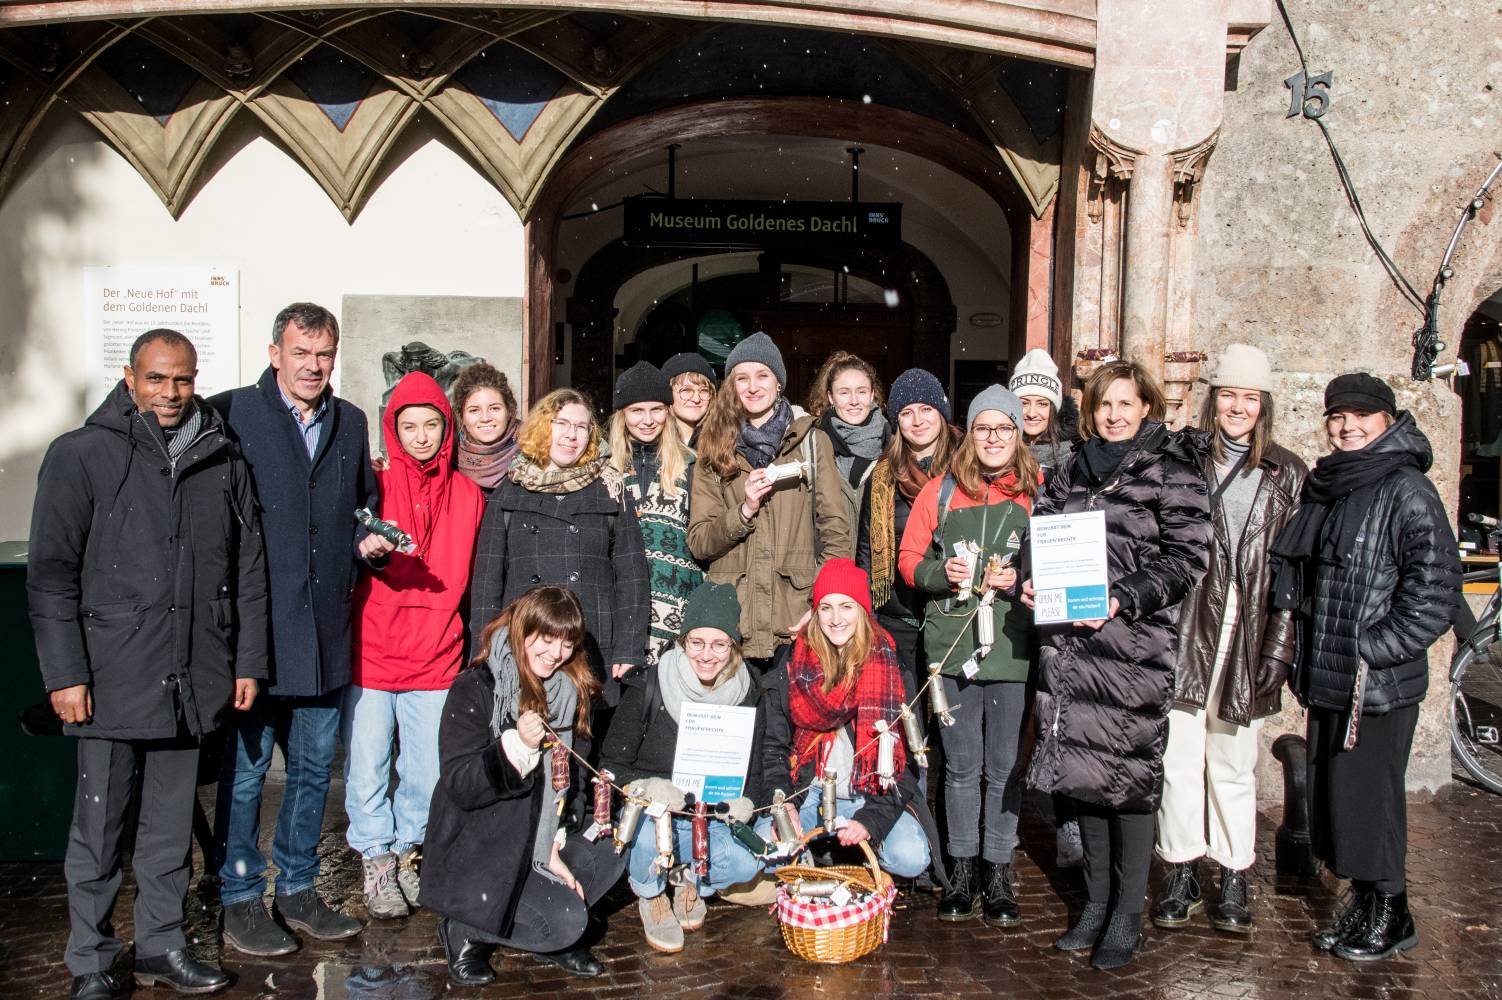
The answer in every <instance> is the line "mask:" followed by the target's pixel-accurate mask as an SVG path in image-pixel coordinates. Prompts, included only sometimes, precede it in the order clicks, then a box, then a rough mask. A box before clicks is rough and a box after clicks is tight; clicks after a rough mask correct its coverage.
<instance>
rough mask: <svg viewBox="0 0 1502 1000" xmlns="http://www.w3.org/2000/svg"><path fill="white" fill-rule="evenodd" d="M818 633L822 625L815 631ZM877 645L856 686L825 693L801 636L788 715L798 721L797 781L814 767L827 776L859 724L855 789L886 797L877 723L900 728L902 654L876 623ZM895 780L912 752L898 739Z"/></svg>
mask: <svg viewBox="0 0 1502 1000" xmlns="http://www.w3.org/2000/svg"><path fill="white" fill-rule="evenodd" d="M809 627H811V628H818V626H817V625H810V626H809ZM871 627H872V629H874V630H875V632H876V636H875V641H874V642H873V643H872V644H871V653H870V655H869V656H867V657H866V662H865V663H863V664H861V668H860V671H859V672H858V673H857V674H856V675H855V680H854V681H852V682H847V683H845V684H842V685H839V686H838V687H835V688H833V689H831V690H830V691H829V693H828V694H825V693H824V668H823V667H821V666H820V665H819V661H818V660H817V659H816V658H815V657H814V654H813V651H812V650H810V649H809V648H808V644H807V643H805V642H804V641H803V636H802V635H799V636H798V638H797V640H796V641H795V642H794V644H793V653H792V656H791V657H790V658H789V660H788V709H789V712H790V714H791V715H792V717H793V756H792V761H791V765H792V776H793V780H794V781H797V780H798V772H799V771H800V770H802V769H803V767H804V765H806V764H808V763H810V762H812V763H813V764H814V765H815V769H816V770H822V769H823V767H824V762H825V760H827V759H828V757H829V751H830V748H831V747H833V746H834V742H835V739H836V734H837V733H838V732H839V730H840V729H841V727H843V726H844V725H845V724H846V723H848V722H850V721H851V720H852V719H854V720H855V741H854V742H855V747H854V749H855V766H854V767H853V768H852V773H851V775H850V788H851V789H852V790H853V791H857V792H860V793H862V794H865V795H881V794H884V789H883V788H882V787H881V778H880V775H878V774H877V772H876V763H877V746H876V735H877V734H876V723H877V722H878V721H881V722H886V723H888V724H889V725H892V726H896V725H897V719H898V716H899V715H900V714H901V712H902V705H903V687H902V675H901V674H900V673H898V670H897V652H896V649H895V647H894V646H893V644H892V637H891V636H890V635H888V634H887V632H886V629H884V628H882V627H881V626H879V625H877V624H876V623H875V622H872V623H871ZM893 760H894V764H895V767H894V771H893V773H894V774H898V775H900V774H901V773H902V771H903V769H904V768H905V767H907V749H906V748H905V747H904V746H903V744H902V739H901V734H900V733H899V734H898V740H897V746H896V748H895V756H894V758H893Z"/></svg>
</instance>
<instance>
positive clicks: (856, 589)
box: [814, 559, 871, 615]
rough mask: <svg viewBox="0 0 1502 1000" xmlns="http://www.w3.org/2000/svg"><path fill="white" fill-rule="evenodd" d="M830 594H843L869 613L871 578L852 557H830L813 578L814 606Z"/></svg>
mask: <svg viewBox="0 0 1502 1000" xmlns="http://www.w3.org/2000/svg"><path fill="white" fill-rule="evenodd" d="M830 594H844V595H845V596H846V597H849V598H851V599H852V600H854V601H855V603H857V604H859V605H860V606H861V607H863V608H865V609H866V614H868V615H869V614H871V578H870V577H869V576H867V575H866V571H865V570H863V569H861V568H860V567H859V566H857V565H856V564H855V560H854V559H831V560H829V561H828V562H826V563H825V564H824V565H823V566H821V567H820V568H819V575H818V576H817V577H815V578H814V607H815V608H817V607H818V606H819V602H820V601H822V600H824V598H826V597H828V596H829V595H830Z"/></svg>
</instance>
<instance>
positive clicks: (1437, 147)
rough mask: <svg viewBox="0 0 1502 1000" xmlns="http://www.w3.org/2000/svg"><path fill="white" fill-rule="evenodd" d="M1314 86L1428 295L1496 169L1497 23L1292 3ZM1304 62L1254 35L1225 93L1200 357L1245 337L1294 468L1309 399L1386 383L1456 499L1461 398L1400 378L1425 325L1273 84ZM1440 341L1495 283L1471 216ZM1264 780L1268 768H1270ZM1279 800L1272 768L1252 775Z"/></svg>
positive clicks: (1436, 761)
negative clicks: (1338, 387)
mask: <svg viewBox="0 0 1502 1000" xmlns="http://www.w3.org/2000/svg"><path fill="white" fill-rule="evenodd" d="M1289 13H1290V15H1291V16H1292V18H1293V21H1294V26H1295V29H1296V30H1297V31H1298V32H1299V35H1300V38H1301V40H1302V42H1303V45H1304V51H1305V54H1306V56H1307V57H1308V62H1309V70H1310V73H1311V74H1319V73H1323V72H1326V71H1333V72H1334V88H1333V92H1334V100H1333V103H1332V106H1331V107H1330V109H1329V110H1328V112H1327V113H1326V115H1325V118H1324V121H1325V123H1326V125H1327V126H1328V127H1329V129H1330V131H1331V133H1332V134H1333V135H1334V137H1335V140H1336V143H1337V145H1338V147H1339V149H1340V151H1341V153H1342V155H1343V156H1344V158H1345V161H1346V164H1347V166H1348V168H1349V170H1350V172H1351V175H1352V176H1353V178H1354V180H1355V183H1356V187H1357V191H1358V192H1359V194H1360V196H1361V200H1362V202H1363V204H1364V205H1365V207H1366V210H1367V214H1368V217H1369V219H1370V221H1371V224H1372V227H1373V229H1374V230H1375V231H1376V233H1377V235H1378V237H1379V239H1380V240H1381V241H1382V243H1383V245H1384V246H1386V247H1387V248H1388V249H1389V250H1390V251H1391V252H1392V254H1393V256H1394V257H1395V258H1396V260H1397V262H1398V264H1399V266H1400V267H1401V268H1402V269H1403V271H1404V272H1405V273H1406V274H1407V275H1408V277H1409V279H1410V280H1411V281H1412V282H1413V283H1414V285H1416V286H1417V287H1418V288H1419V291H1420V293H1421V294H1427V292H1428V289H1429V285H1430V284H1431V282H1432V281H1433V277H1434V273H1435V271H1436V269H1437V268H1438V266H1439V261H1440V259H1441V257H1442V255H1443V253H1444V248H1445V245H1446V243H1447V242H1448V241H1449V238H1450V234H1451V232H1452V230H1453V229H1454V226H1455V222H1456V220H1457V218H1458V209H1459V207H1460V206H1461V205H1462V204H1464V203H1465V202H1466V201H1467V200H1468V199H1469V197H1470V195H1471V193H1472V192H1473V191H1474V190H1475V188H1476V186H1477V185H1479V184H1480V182H1481V181H1482V180H1483V179H1484V178H1485V175H1486V174H1487V172H1488V171H1489V170H1490V169H1491V167H1492V165H1493V164H1494V163H1495V162H1496V152H1495V151H1497V150H1499V149H1502V142H1499V134H1498V133H1499V124H1502V122H1499V115H1498V106H1497V95H1496V93H1495V88H1496V87H1497V86H1498V85H1502V18H1499V17H1498V16H1497V8H1496V5H1495V4H1494V3H1481V2H1457V3H1449V4H1427V5H1424V6H1422V7H1417V8H1416V7H1414V6H1413V5H1410V4H1407V3H1397V2H1377V3H1370V4H1352V3H1335V2H1308V0H1298V2H1290V3H1289ZM1298 70H1299V62H1298V56H1297V54H1296V52H1295V51H1294V48H1293V45H1292V44H1291V42H1290V41H1289V38H1288V35H1287V33H1286V31H1285V30H1284V29H1283V26H1282V24H1281V23H1280V22H1278V21H1276V20H1275V21H1274V23H1273V24H1272V25H1271V26H1270V27H1268V28H1267V29H1266V30H1265V31H1263V32H1262V33H1261V34H1260V35H1259V36H1258V37H1257V38H1255V39H1254V40H1253V41H1252V43H1251V45H1250V46H1248V48H1247V49H1246V50H1245V52H1244V53H1243V54H1242V56H1241V59H1240V65H1239V68H1238V72H1237V73H1236V79H1235V88H1234V90H1233V91H1228V92H1227V94H1226V95H1225V96H1226V101H1225V121H1224V125H1223V127H1222V130H1221V139H1220V142H1219V145H1218V147H1217V149H1216V150H1215V153H1214V156H1213V157H1212V159H1211V161H1210V165H1209V170H1208V174H1207V176H1206V179H1205V183H1204V187H1203V190H1202V193H1201V196H1200V197H1201V202H1200V209H1199V210H1200V217H1199V224H1200V246H1199V248H1198V255H1197V271H1198V275H1197V279H1196V287H1195V328H1196V330H1197V340H1198V344H1197V345H1196V346H1197V347H1199V348H1200V349H1203V350H1206V351H1208V352H1210V353H1211V354H1213V353H1214V352H1215V351H1216V349H1217V348H1218V347H1220V346H1222V345H1224V344H1226V343H1230V342H1234V341H1244V342H1248V343H1254V344H1258V345H1260V346H1261V347H1263V348H1264V349H1265V350H1266V351H1267V352H1268V354H1269V355H1271V357H1272V358H1273V364H1274V366H1275V367H1276V368H1277V369H1278V370H1279V371H1280V372H1281V373H1282V379H1283V386H1284V391H1283V392H1281V393H1280V394H1279V400H1278V401H1279V413H1278V419H1279V425H1278V426H1279V437H1280V439H1281V440H1283V441H1284V442H1285V443H1286V444H1288V445H1289V446H1290V447H1293V448H1295V450H1297V451H1299V452H1300V453H1301V454H1302V455H1303V456H1304V457H1305V458H1306V459H1309V460H1313V459H1314V458H1315V457H1317V456H1318V455H1319V454H1321V453H1323V452H1324V451H1325V450H1327V446H1326V444H1325V442H1324V441H1323V440H1322V435H1321V434H1320V427H1319V418H1320V413H1321V396H1320V392H1321V388H1322V386H1323V385H1324V383H1325V382H1326V381H1327V380H1328V379H1329V378H1330V377H1331V376H1333V375H1335V374H1339V373H1341V372H1345V371H1353V370H1358V369H1359V370H1366V371H1371V372H1373V373H1374V374H1377V375H1380V376H1382V377H1384V378H1392V377H1394V376H1397V377H1400V378H1404V380H1403V381H1400V382H1395V385H1397V386H1398V389H1399V399H1400V403H1401V405H1404V406H1407V407H1409V408H1410V409H1412V410H1413V411H1414V412H1415V415H1416V416H1417V418H1418V420H1419V424H1420V426H1422V427H1423V428H1424V430H1425V431H1426V433H1427V434H1428V435H1429V437H1430V440H1431V441H1432V443H1433V445H1434V450H1435V456H1436V460H1435V466H1434V469H1433V471H1432V472H1431V477H1432V478H1433V480H1434V481H1435V484H1436V485H1437V486H1438V487H1439V489H1440V492H1441V494H1442V495H1443V496H1444V497H1445V500H1446V503H1447V504H1450V505H1452V507H1453V504H1454V502H1455V496H1456V489H1457V481H1456V478H1457V470H1458V462H1459V453H1460V406H1459V400H1458V397H1456V396H1455V394H1454V393H1453V392H1452V391H1451V390H1450V388H1449V387H1448V385H1447V384H1446V383H1444V382H1429V383H1416V382H1408V381H1406V378H1405V377H1406V376H1407V374H1408V372H1409V366H1410V359H1411V350H1412V348H1411V336H1412V333H1413V331H1414V330H1415V329H1416V328H1417V327H1418V326H1419V324H1420V321H1421V316H1420V314H1419V312H1418V311H1417V310H1415V309H1414V308H1412V307H1411V306H1409V305H1408V304H1407V302H1406V301H1405V300H1404V299H1402V298H1401V297H1400V296H1399V294H1398V293H1397V292H1396V291H1395V290H1394V289H1393V287H1392V285H1391V283H1390V282H1389V281H1388V278H1387V276H1386V275H1385V273H1384V272H1383V271H1382V269H1381V266H1380V265H1379V263H1378V261H1377V259H1376V258H1375V256H1374V255H1373V253H1372V251H1371V249H1370V248H1369V247H1368V245H1367V243H1366V241H1365V240H1364V239H1363V238H1362V235H1361V232H1360V228H1359V226H1358V223H1357V220H1356V218H1355V216H1354V214H1353V213H1352V211H1351V209H1350V207H1349V206H1348V205H1347V203H1346V198H1345V194H1344V193H1343V191H1342V190H1341V188H1340V185H1339V182H1338V179H1337V177H1336V173H1335V167H1334V165H1333V163H1332V162H1331V159H1330V154H1329V152H1328V150H1327V148H1326V146H1325V143H1324V140H1323V139H1322V137H1321V136H1320V134H1319V130H1318V128H1317V127H1316V125H1315V124H1314V123H1313V122H1311V121H1307V120H1304V119H1302V118H1293V119H1287V118H1285V117H1284V116H1285V115H1286V113H1287V110H1288V106H1289V91H1288V89H1287V88H1286V87H1285V86H1284V84H1283V81H1284V80H1285V79H1286V78H1288V77H1290V76H1292V75H1293V74H1294V73H1296V72H1298ZM1455 272H1456V274H1455V278H1454V280H1453V282H1452V283H1451V285H1450V287H1449V289H1448V290H1447V292H1446V297H1445V307H1444V309H1443V311H1442V315H1441V338H1442V339H1443V340H1444V341H1446V345H1447V351H1446V352H1445V353H1444V354H1442V355H1441V360H1442V361H1443V360H1446V358H1447V357H1453V355H1454V351H1455V348H1456V347H1457V346H1458V344H1459V339H1460V329H1461V327H1462V325H1463V324H1464V322H1465V319H1466V317H1467V316H1468V315H1469V314H1470V312H1471V311H1472V310H1473V309H1474V308H1475V307H1476V305H1477V303H1479V302H1480V300H1482V299H1484V298H1486V297H1487V296H1488V295H1490V294H1491V293H1492V292H1494V291H1496V290H1497V288H1498V287H1499V286H1502V241H1499V240H1498V232H1497V227H1496V226H1495V225H1492V226H1488V225H1485V224H1480V223H1478V224H1475V225H1473V226H1472V227H1471V228H1470V230H1469V231H1468V232H1467V234H1466V237H1465V241H1464V243H1463V244H1462V247H1461V251H1460V253H1459V255H1458V256H1457V258H1456V261H1455ZM1448 657H1449V642H1448V641H1446V642H1442V643H1441V644H1439V645H1438V646H1436V648H1435V650H1434V651H1433V654H1432V669H1431V697H1430V699H1429V701H1428V702H1427V704H1426V706H1425V711H1424V714H1423V717H1422V719H1421V722H1420V729H1419V733H1418V736H1417V738H1416V740H1415V745H1414V755H1413V761H1412V764H1411V766H1410V770H1409V784H1410V787H1414V788H1433V787H1436V786H1438V785H1439V784H1442V783H1443V782H1445V781H1446V780H1448V777H1449V773H1450V764H1449V748H1448V744H1447V742H1446V740H1447V728H1446V726H1447V721H1446V718H1445V714H1444V713H1445V711H1446V709H1447V707H1448V700H1447V698H1446V697H1445V696H1444V692H1445V688H1446V675H1445V672H1444V668H1445V665H1446V663H1447V662H1448ZM1302 725H1303V719H1302V715H1301V713H1300V712H1299V711H1298V708H1297V706H1293V707H1292V708H1290V709H1288V710H1285V712H1284V713H1283V715H1282V716H1280V717H1279V718H1278V719H1275V720H1273V722H1272V724H1270V725H1269V726H1267V727H1266V729H1265V732H1264V739H1265V740H1268V741H1270V740H1271V739H1272V738H1273V737H1274V736H1276V735H1277V734H1278V733H1279V732H1282V731H1284V730H1286V729H1293V730H1295V731H1298V730H1301V729H1302ZM1267 767H1268V768H1270V767H1271V764H1270V762H1269V764H1268V765H1267ZM1262 777H1263V792H1264V794H1277V785H1276V780H1277V779H1276V772H1275V771H1271V770H1266V771H1265V773H1264V774H1263V776H1262Z"/></svg>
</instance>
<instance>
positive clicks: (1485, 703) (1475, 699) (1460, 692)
mask: <svg viewBox="0 0 1502 1000" xmlns="http://www.w3.org/2000/svg"><path fill="white" fill-rule="evenodd" d="M1498 653H1502V647H1499V646H1498V645H1497V644H1493V645H1490V646H1487V647H1486V648H1485V649H1483V650H1482V651H1481V653H1480V655H1477V653H1476V651H1475V649H1474V648H1473V647H1471V646H1470V645H1469V644H1467V645H1465V646H1464V647H1463V648H1462V650H1461V653H1460V656H1459V657H1458V658H1457V659H1456V661H1455V666H1454V668H1453V669H1452V670H1451V678H1452V679H1451V681H1450V745H1451V746H1452V747H1454V749H1455V756H1456V757H1457V758H1459V760H1460V764H1461V766H1462V767H1464V768H1465V769H1466V773H1468V774H1469V775H1470V776H1471V777H1472V778H1475V779H1476V781H1477V782H1478V783H1479V784H1480V785H1481V786H1482V787H1484V788H1486V789H1487V790H1488V791H1491V792H1496V793H1498V794H1502V739H1499V734H1502V664H1499V663H1498V662H1497V660H1496V658H1495V655H1494V654H1498Z"/></svg>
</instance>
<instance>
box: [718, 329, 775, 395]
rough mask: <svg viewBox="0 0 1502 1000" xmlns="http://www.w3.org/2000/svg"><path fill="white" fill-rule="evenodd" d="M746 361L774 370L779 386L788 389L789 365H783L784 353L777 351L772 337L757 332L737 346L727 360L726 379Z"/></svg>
mask: <svg viewBox="0 0 1502 1000" xmlns="http://www.w3.org/2000/svg"><path fill="white" fill-rule="evenodd" d="M744 361H755V362H758V363H759V364H763V365H766V366H767V367H768V368H770V369H772V374H773V375H776V376H777V384H778V385H780V386H782V387H783V388H784V389H786V388H787V384H788V370H787V365H785V364H783V363H782V352H781V351H779V350H778V349H777V345H776V344H774V343H773V342H772V338H771V337H768V336H767V335H766V334H764V333H762V332H761V331H757V332H756V333H753V334H752V335H751V336H749V337H747V338H746V339H745V340H743V341H741V342H740V343H739V344H736V345H735V349H734V350H732V351H731V352H730V357H728V358H726V359H725V377H726V378H729V377H730V373H731V372H733V371H735V366H736V365H738V364H741V363H742V362H744Z"/></svg>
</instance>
